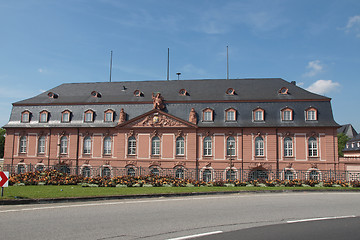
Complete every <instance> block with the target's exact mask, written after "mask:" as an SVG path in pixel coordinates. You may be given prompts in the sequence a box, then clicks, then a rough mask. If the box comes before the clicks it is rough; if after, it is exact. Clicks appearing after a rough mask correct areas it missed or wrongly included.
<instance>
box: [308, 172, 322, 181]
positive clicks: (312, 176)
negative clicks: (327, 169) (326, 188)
mask: <svg viewBox="0 0 360 240" xmlns="http://www.w3.org/2000/svg"><path fill="white" fill-rule="evenodd" d="M309 179H310V180H320V175H319V172H318V171H316V170H311V171H310V172H309Z"/></svg>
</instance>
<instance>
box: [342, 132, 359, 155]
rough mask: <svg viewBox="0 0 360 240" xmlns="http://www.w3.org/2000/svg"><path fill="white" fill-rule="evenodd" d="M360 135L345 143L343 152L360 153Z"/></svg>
mask: <svg viewBox="0 0 360 240" xmlns="http://www.w3.org/2000/svg"><path fill="white" fill-rule="evenodd" d="M358 143H360V134H357V135H356V136H355V137H353V138H352V139H350V140H349V141H347V142H346V145H345V148H344V149H343V152H351V151H360V144H359V146H358Z"/></svg>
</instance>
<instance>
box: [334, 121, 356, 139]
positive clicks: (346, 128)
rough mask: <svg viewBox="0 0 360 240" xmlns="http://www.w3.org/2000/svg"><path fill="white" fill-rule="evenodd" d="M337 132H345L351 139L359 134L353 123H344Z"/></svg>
mask: <svg viewBox="0 0 360 240" xmlns="http://www.w3.org/2000/svg"><path fill="white" fill-rule="evenodd" d="M337 133H343V134H345V135H346V136H348V138H350V139H352V138H353V137H355V136H356V135H358V133H357V132H356V130H355V129H354V127H353V126H352V125H351V124H345V125H342V126H341V127H340V128H338V130H337Z"/></svg>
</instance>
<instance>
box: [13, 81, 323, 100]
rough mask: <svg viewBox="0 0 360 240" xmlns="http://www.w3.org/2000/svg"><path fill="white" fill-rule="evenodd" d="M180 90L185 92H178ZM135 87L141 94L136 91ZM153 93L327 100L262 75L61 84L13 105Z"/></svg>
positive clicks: (185, 97) (134, 97)
mask: <svg viewBox="0 0 360 240" xmlns="http://www.w3.org/2000/svg"><path fill="white" fill-rule="evenodd" d="M230 88H232V89H234V90H235V93H234V94H228V89H230ZM282 88H286V89H288V91H287V92H286V94H281V93H279V90H280V89H282ZM181 89H185V90H186V93H187V94H185V95H184V94H179V91H180V90H181ZM137 90H138V91H139V92H140V93H141V95H140V96H139V95H137V94H135V92H136V91H137ZM94 92H95V93H97V94H96V95H95V94H94ZM156 92H160V93H161V95H162V96H163V97H164V98H165V100H166V101H167V102H192V101H196V102H199V101H270V100H274V101H276V100H280V101H282V100H285V101H286V100H323V101H329V100H330V99H329V98H327V97H324V96H321V95H318V94H314V93H311V92H308V91H306V90H304V89H302V88H300V87H298V86H296V85H295V84H293V83H289V82H287V81H285V80H283V79H281V78H268V79H266V78H265V79H229V80H226V79H211V80H209V79H208V80H172V81H127V82H95V83H64V84H62V85H60V86H58V87H55V88H53V89H50V90H49V91H46V92H44V93H41V94H39V95H37V96H35V97H32V98H29V99H26V100H22V101H19V102H16V103H13V105H34V104H85V103H92V104H96V103H98V104H101V103H146V102H151V101H152V98H151V97H152V93H156ZM137 93H138V92H137ZM49 94H50V95H53V94H55V95H56V96H57V97H56V98H54V97H49V96H50V95H49Z"/></svg>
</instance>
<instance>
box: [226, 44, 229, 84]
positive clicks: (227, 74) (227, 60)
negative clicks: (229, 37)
mask: <svg viewBox="0 0 360 240" xmlns="http://www.w3.org/2000/svg"><path fill="white" fill-rule="evenodd" d="M226 80H229V46H226Z"/></svg>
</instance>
